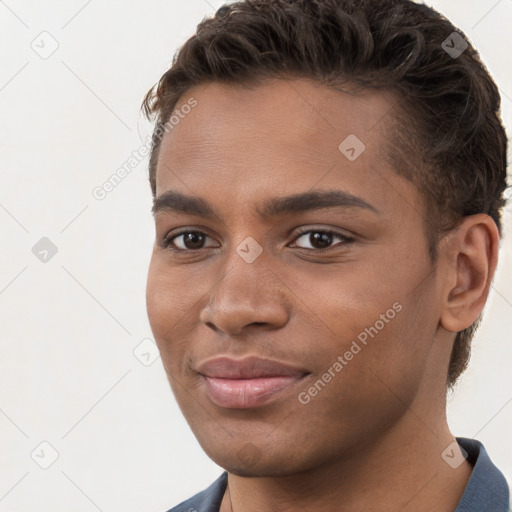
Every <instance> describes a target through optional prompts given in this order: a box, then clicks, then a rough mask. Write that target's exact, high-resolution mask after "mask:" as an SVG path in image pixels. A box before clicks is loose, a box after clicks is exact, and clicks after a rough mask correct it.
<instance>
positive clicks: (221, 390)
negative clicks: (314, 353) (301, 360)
mask: <svg viewBox="0 0 512 512" xmlns="http://www.w3.org/2000/svg"><path fill="white" fill-rule="evenodd" d="M302 378H303V377H302V376H282V377H261V378H257V379H218V378H213V377H206V376H204V380H205V383H206V393H207V394H208V396H209V398H210V399H211V401H212V402H213V403H214V404H216V405H218V406H220V407H227V408H231V409H249V408H252V407H258V406H260V405H263V404H265V403H267V402H269V401H270V400H272V399H273V398H275V397H276V395H277V394H278V393H280V392H282V391H284V390H286V389H289V388H290V387H291V386H293V385H294V384H296V383H297V382H298V381H300V380H301V379H302Z"/></svg>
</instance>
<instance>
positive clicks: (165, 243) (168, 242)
mask: <svg viewBox="0 0 512 512" xmlns="http://www.w3.org/2000/svg"><path fill="white" fill-rule="evenodd" d="M187 233H199V234H202V235H206V236H209V235H208V234H207V233H204V232H203V231H199V230H194V229H187V230H183V231H180V232H178V233H174V234H173V235H172V236H170V235H169V234H167V235H166V236H165V237H164V238H163V240H162V241H161V243H160V247H162V248H163V249H168V250H170V251H172V252H175V253H192V252H198V251H201V250H202V249H207V247H201V248H200V249H179V248H176V247H173V246H172V241H173V240H174V239H175V238H178V237H179V236H181V235H185V234H187ZM307 233H322V234H327V235H333V236H335V237H339V238H341V239H342V244H343V245H349V244H351V243H353V242H355V238H352V237H350V236H347V235H344V234H343V233H340V232H338V231H334V230H331V229H311V228H305V229H303V230H302V231H300V232H299V233H297V234H296V236H295V238H294V241H296V240H298V239H299V238H301V237H302V236H303V235H305V234H307ZM336 245H338V244H334V245H331V246H330V247H327V248H325V249H315V248H313V249H310V248H307V247H298V248H299V249H302V250H305V251H311V252H320V251H329V250H331V249H332V248H333V247H335V246H336Z"/></svg>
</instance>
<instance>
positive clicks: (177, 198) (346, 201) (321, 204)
mask: <svg viewBox="0 0 512 512" xmlns="http://www.w3.org/2000/svg"><path fill="white" fill-rule="evenodd" d="M333 207H337V208H344V209H350V208H361V209H365V210H369V211H371V212H373V213H379V211H378V210H377V208H375V207H374V206H372V205H371V204H370V203H368V202H366V201H365V200H364V199H362V198H361V197H358V196H355V195H353V194H351V193H350V192H346V191H343V190H328V191H309V192H303V193H299V194H293V195H291V196H285V197H277V198H271V199H268V200H267V201H266V202H265V203H264V205H263V209H261V210H260V209H259V208H257V212H258V213H259V215H260V216H261V217H263V218H268V217H278V216H285V215H288V214H291V213H302V212H307V211H311V210H320V209H322V208H333ZM151 211H152V213H153V215H156V214H158V213H160V212H169V211H173V212H178V213H185V214H189V215H196V216H199V217H205V218H213V217H218V216H217V215H216V213H215V211H214V209H213V208H212V207H211V206H210V205H209V204H208V202H207V201H205V200H204V199H201V198H199V197H193V196H187V195H185V194H182V193H181V192H177V191H175V190H168V191H166V192H164V193H163V194H161V195H160V196H158V197H157V198H155V199H154V200H153V207H152V209H151Z"/></svg>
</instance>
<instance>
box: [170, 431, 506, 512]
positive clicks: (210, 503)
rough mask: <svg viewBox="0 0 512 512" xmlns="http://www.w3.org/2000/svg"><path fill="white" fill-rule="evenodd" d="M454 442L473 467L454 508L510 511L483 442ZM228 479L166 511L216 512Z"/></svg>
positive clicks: (465, 511) (502, 479)
mask: <svg viewBox="0 0 512 512" xmlns="http://www.w3.org/2000/svg"><path fill="white" fill-rule="evenodd" d="M457 442H458V444H459V446H461V447H462V448H463V449H464V450H465V451H466V452H467V454H468V456H467V460H468V462H469V463H470V464H471V465H472V466H473V471H472V472H471V476H470V478H469V481H468V483H467V485H466V489H465V490H464V493H463V494H462V497H461V499H460V501H459V504H458V505H457V508H456V509H455V511H454V512H510V508H509V489H508V485H507V481H506V480H505V477H504V476H503V474H502V473H501V471H500V470H499V469H498V468H497V467H496V466H495V465H494V464H493V463H492V461H491V459H490V458H489V455H488V454H487V451H486V450H485V448H484V446H483V445H482V443H480V442H479V441H476V440H475V439H467V438H464V437H458V438H457ZM227 481H228V474H227V472H226V471H225V472H224V473H222V475H220V477H219V478H218V479H217V480H215V482H213V484H212V485H210V487H208V488H207V489H205V490H204V491H202V492H200V493H198V494H196V495H195V496H193V497H192V498H190V499H188V500H186V501H184V502H183V503H181V504H179V505H178V506H176V507H174V508H172V509H171V510H168V511H167V512H219V508H220V504H221V501H222V498H223V496H224V492H225V491H226V486H227Z"/></svg>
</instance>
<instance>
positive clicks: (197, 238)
mask: <svg viewBox="0 0 512 512" xmlns="http://www.w3.org/2000/svg"><path fill="white" fill-rule="evenodd" d="M207 238H210V237H209V236H208V235H207V234H206V233H203V232H201V231H182V232H181V233H177V234H175V235H173V236H171V237H169V236H167V237H166V238H165V239H164V240H163V242H162V246H163V247H165V248H170V249H173V250H177V251H194V250H199V249H203V248H204V243H205V240H206V239H207Z"/></svg>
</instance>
